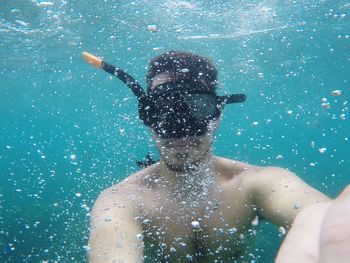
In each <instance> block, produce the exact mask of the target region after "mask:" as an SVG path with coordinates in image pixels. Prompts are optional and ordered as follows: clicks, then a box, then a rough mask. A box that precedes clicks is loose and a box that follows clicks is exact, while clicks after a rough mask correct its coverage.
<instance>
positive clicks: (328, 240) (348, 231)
mask: <svg viewBox="0 0 350 263" xmlns="http://www.w3.org/2000/svg"><path fill="white" fill-rule="evenodd" d="M349 222H350V185H349V186H348V187H347V188H346V189H345V190H344V191H343V192H342V193H341V194H340V195H339V196H338V197H337V198H336V199H334V200H333V201H330V202H328V203H321V204H315V205H312V206H309V207H307V208H305V209H303V210H302V211H301V212H300V213H299V214H298V215H297V217H296V219H295V221H294V223H293V226H292V228H291V229H290V231H289V233H288V235H287V237H286V238H285V240H284V242H283V244H282V246H281V248H280V250H279V252H278V256H277V259H276V263H292V262H293V263H294V262H298V263H335V262H336V263H345V262H349V261H350V223H349Z"/></svg>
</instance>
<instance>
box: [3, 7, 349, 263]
mask: <svg viewBox="0 0 350 263" xmlns="http://www.w3.org/2000/svg"><path fill="white" fill-rule="evenodd" d="M149 25H155V26H156V27H157V31H156V32H150V31H149V30H147V26H149ZM173 49H176V50H185V51H193V52H195V53H198V54H201V55H204V56H208V57H210V58H211V59H212V60H213V61H214V63H215V64H216V65H217V67H218V70H219V72H220V76H219V79H220V87H221V88H220V91H219V92H220V93H224V92H245V93H246V94H247V98H248V99H247V101H246V103H244V105H239V106H237V105H233V106H229V107H226V109H225V112H224V117H223V120H222V123H221V126H220V128H219V130H218V131H217V134H216V136H217V138H216V142H215V145H214V153H215V154H217V155H220V156H224V157H227V158H235V159H239V160H242V161H245V162H249V163H252V164H256V165H274V166H281V167H285V168H288V169H290V170H292V171H293V172H295V173H297V174H298V175H299V176H300V177H301V178H303V180H305V181H306V182H308V183H309V184H311V185H312V186H314V187H316V188H317V189H319V190H321V191H323V192H325V193H326V194H328V195H330V196H332V197H334V196H336V194H337V193H339V191H340V190H341V189H342V188H344V187H345V186H346V185H347V184H348V182H349V179H350V177H349V175H350V165H349V164H350V161H349V154H350V139H349V136H350V126H349V121H350V116H349V109H348V107H349V103H348V101H349V94H350V83H349V81H350V74H349V72H350V3H349V2H348V1H326V0H324V1H252V0H249V1H230V0H226V1H224V0H222V1H165V0H160V1H155V0H150V1H141V0H139V1H133V2H131V1H108V0H105V1H92V0H88V1H77V0H75V1H64V0H57V1H54V0H52V1H45V2H44V1H36V0H31V1H30V0H16V1H14V0H13V1H11V0H3V1H1V2H0V55H1V61H0V65H1V66H0V94H1V96H0V123H1V126H0V262H46V261H48V262H54V261H55V260H56V261H58V262H86V257H85V254H86V253H85V247H84V246H85V245H86V243H87V239H88V234H89V230H88V222H89V209H90V208H91V206H92V204H93V202H94V200H95V198H96V197H97V195H98V194H99V192H100V191H101V190H102V189H104V188H105V187H107V186H110V185H111V184H112V183H115V182H118V181H119V180H121V179H122V178H125V177H126V176H127V175H128V174H130V173H132V172H134V171H136V170H138V168H137V166H136V165H135V161H136V160H139V159H141V158H143V157H144V156H145V154H146V153H147V152H148V151H151V152H154V153H156V151H155V149H154V147H153V144H152V141H151V140H150V134H149V132H148V130H147V129H146V128H145V127H143V126H142V124H141V122H140V121H139V119H138V116H137V113H136V109H137V108H136V99H135V98H134V97H133V96H132V94H131V92H130V91H129V90H128V89H127V88H126V87H125V86H124V85H123V84H122V83H121V82H120V81H118V80H117V79H111V78H110V77H109V76H108V75H107V74H106V73H104V72H102V71H98V70H96V69H94V68H92V67H90V66H89V65H87V64H86V63H85V62H84V61H83V60H82V57H81V52H82V51H89V52H91V53H93V54H96V55H98V56H101V57H104V58H105V60H107V61H109V62H111V63H113V64H115V65H118V66H119V67H121V68H124V69H126V70H127V71H128V72H129V73H132V74H133V75H134V76H135V77H136V78H137V79H138V80H139V81H140V82H141V83H142V84H144V83H145V81H144V76H145V73H146V67H147V63H148V61H149V60H150V59H151V58H152V57H153V56H155V55H157V54H159V53H161V52H164V51H167V50H173ZM335 90H341V91H342V94H341V95H340V96H334V95H332V92H333V91H335ZM322 100H323V101H322ZM326 100H327V102H328V103H329V106H330V108H329V109H327V108H325V107H327V105H324V106H322V103H325V101H326ZM256 238H257V244H256V245H255V246H254V247H252V248H250V250H251V255H250V256H249V257H248V258H247V261H253V260H255V262H272V261H273V257H274V255H275V252H276V250H277V247H278V244H279V242H280V240H281V237H280V234H279V232H278V231H277V227H274V226H271V225H269V224H266V223H261V224H260V228H259V229H258V231H257V235H256Z"/></svg>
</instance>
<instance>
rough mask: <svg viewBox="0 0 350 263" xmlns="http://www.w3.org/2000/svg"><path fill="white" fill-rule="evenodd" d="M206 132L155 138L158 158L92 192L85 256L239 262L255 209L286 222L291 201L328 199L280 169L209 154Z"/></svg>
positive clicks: (113, 259) (291, 209) (291, 211)
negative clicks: (98, 192) (88, 251)
mask: <svg viewBox="0 0 350 263" xmlns="http://www.w3.org/2000/svg"><path fill="white" fill-rule="evenodd" d="M212 139H213V136H212V134H208V135H206V136H203V137H201V138H190V139H186V140H170V141H169V140H163V139H160V138H155V140H156V146H157V148H158V151H159V152H160V157H161V158H160V162H159V163H157V164H155V165H152V166H150V167H148V168H146V169H144V170H141V171H139V172H137V173H135V174H133V175H130V176H129V177H128V178H127V179H126V180H124V181H122V182H120V183H119V184H117V185H114V186H112V187H110V188H108V189H106V190H105V191H104V192H103V193H102V194H101V195H100V197H99V198H98V199H97V201H96V203H95V205H94V208H93V211H92V214H91V215H92V217H91V219H92V222H91V236H90V240H89V244H90V247H91V254H90V257H89V259H90V262H143V259H144V257H150V258H151V260H150V262H215V260H217V262H227V261H228V260H232V259H238V261H239V258H238V257H239V255H238V254H239V252H240V251H241V250H242V247H245V246H246V244H245V238H246V237H247V235H250V234H251V233H253V232H252V231H253V230H252V222H253V221H256V220H254V219H255V218H256V216H257V215H259V217H260V218H265V219H268V220H270V221H272V222H273V223H275V224H278V225H282V226H285V227H288V226H290V225H291V223H292V222H293V220H294V218H295V216H296V214H297V213H298V212H299V211H297V210H298V209H299V208H300V209H299V210H301V208H303V207H306V206H308V205H311V204H314V203H317V202H325V201H328V198H327V197H326V196H324V195H323V194H322V193H320V192H318V191H317V190H315V189H313V188H311V187H310V186H308V185H306V184H305V183H303V182H302V181H301V180H300V179H299V178H298V177H297V176H295V175H294V174H292V173H290V172H288V171H286V170H284V169H280V168H275V167H257V166H253V165H248V164H245V163H242V162H238V161H233V160H229V159H225V158H221V157H216V156H212V154H211V148H210V147H211V143H212ZM281 201H283V202H281ZM296 204H298V206H296ZM296 207H297V208H296ZM193 225H195V226H197V227H195V228H194V227H193ZM118 260H119V261H118ZM122 260H124V261H122Z"/></svg>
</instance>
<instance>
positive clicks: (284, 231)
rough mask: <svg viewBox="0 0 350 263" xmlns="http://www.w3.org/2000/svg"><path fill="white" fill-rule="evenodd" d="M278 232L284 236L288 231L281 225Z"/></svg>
mask: <svg viewBox="0 0 350 263" xmlns="http://www.w3.org/2000/svg"><path fill="white" fill-rule="evenodd" d="M278 232H280V234H281V235H282V236H284V235H285V234H286V233H287V231H286V229H285V228H284V227H283V226H280V227H279V228H278Z"/></svg>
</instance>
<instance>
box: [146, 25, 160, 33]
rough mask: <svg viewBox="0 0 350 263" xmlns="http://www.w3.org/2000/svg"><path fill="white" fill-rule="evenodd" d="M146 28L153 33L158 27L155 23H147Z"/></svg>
mask: <svg viewBox="0 0 350 263" xmlns="http://www.w3.org/2000/svg"><path fill="white" fill-rule="evenodd" d="M147 30H148V31H150V32H152V33H155V32H157V31H158V27H157V25H148V26H147Z"/></svg>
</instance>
